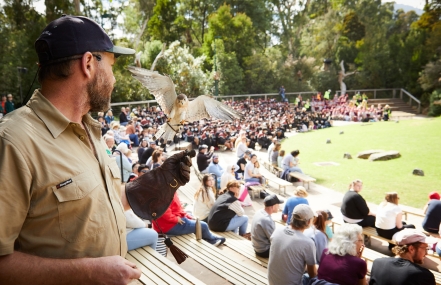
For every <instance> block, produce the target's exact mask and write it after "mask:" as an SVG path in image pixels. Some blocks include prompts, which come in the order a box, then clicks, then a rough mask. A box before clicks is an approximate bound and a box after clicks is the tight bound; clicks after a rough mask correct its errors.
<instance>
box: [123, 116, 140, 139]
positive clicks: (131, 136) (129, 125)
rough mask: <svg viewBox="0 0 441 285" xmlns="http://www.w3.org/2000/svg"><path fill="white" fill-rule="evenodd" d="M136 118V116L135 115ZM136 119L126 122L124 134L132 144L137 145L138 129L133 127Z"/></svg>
mask: <svg viewBox="0 0 441 285" xmlns="http://www.w3.org/2000/svg"><path fill="white" fill-rule="evenodd" d="M135 119H136V117H135ZM135 125H136V121H133V120H130V121H128V122H127V127H126V134H127V135H128V136H129V139H130V141H131V142H133V146H138V145H139V135H138V130H137V129H136V127H135Z"/></svg>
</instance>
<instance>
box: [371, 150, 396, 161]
mask: <svg viewBox="0 0 441 285" xmlns="http://www.w3.org/2000/svg"><path fill="white" fill-rule="evenodd" d="M400 156H401V154H400V153H399V152H398V151H396V150H390V151H384V152H378V153H373V154H371V156H369V160H370V161H377V160H391V159H394V158H399V157H400Z"/></svg>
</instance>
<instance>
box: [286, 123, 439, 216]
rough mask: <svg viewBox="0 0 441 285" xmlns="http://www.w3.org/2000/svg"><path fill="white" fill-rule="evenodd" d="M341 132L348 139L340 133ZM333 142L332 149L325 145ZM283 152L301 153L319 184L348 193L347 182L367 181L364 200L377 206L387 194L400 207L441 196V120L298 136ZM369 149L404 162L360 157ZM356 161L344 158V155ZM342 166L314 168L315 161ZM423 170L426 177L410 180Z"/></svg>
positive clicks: (302, 163)
mask: <svg viewBox="0 0 441 285" xmlns="http://www.w3.org/2000/svg"><path fill="white" fill-rule="evenodd" d="M341 131H343V132H344V134H341V135H340V134H339V133H340V132H341ZM327 139H330V140H331V141H332V143H331V144H326V140H327ZM282 149H284V150H285V151H288V152H290V151H292V150H295V149H299V150H300V167H301V168H302V170H303V171H304V172H305V173H306V174H309V175H310V176H312V177H314V178H316V179H317V182H316V183H318V184H320V185H323V186H326V187H328V188H331V189H334V190H337V191H339V192H346V191H347V189H348V185H349V183H350V182H351V181H352V180H354V179H356V178H359V179H361V180H363V184H364V186H363V191H362V193H361V194H362V196H363V197H364V198H365V199H366V200H367V201H369V202H372V203H375V204H378V203H380V202H381V201H382V200H383V199H384V193H385V192H390V191H396V192H398V194H399V196H400V203H401V204H405V205H409V206H413V207H417V208H421V207H423V206H424V204H425V203H426V202H427V197H428V193H429V192H431V191H438V192H440V193H441V118H435V119H413V120H403V121H400V122H399V123H395V122H394V121H392V122H377V123H371V124H364V125H360V124H357V125H350V126H341V127H332V128H329V129H323V130H316V131H313V132H309V133H300V134H297V135H296V136H293V137H291V138H289V139H287V140H285V141H283V143H282ZM369 149H383V150H397V151H399V152H400V153H401V157H400V158H397V159H393V160H389V161H375V162H371V161H369V160H365V159H358V158H357V153H359V152H361V151H364V150H369ZM346 152H347V153H350V154H351V155H352V159H343V155H344V153H346ZM329 161H332V162H336V163H338V164H339V165H338V166H316V165H314V163H315V162H329ZM414 168H420V169H422V170H423V171H424V174H425V176H423V177H422V176H415V175H412V170H413V169H414Z"/></svg>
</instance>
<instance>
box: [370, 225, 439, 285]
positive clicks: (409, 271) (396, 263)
mask: <svg viewBox="0 0 441 285" xmlns="http://www.w3.org/2000/svg"><path fill="white" fill-rule="evenodd" d="M393 240H394V241H395V242H396V243H397V246H395V247H394V248H393V249H392V251H393V252H394V253H395V254H396V255H397V257H385V258H377V259H375V260H374V263H373V265H372V270H371V279H370V281H369V285H383V284H384V285H386V284H387V285H435V284H436V283H435V277H434V276H433V274H432V272H430V270H428V269H426V268H424V267H422V266H420V264H423V259H424V257H425V256H426V255H427V250H428V247H429V244H431V243H435V242H436V239H435V238H432V237H427V236H426V235H425V234H423V233H422V232H420V231H418V230H415V229H404V230H402V231H399V232H398V233H396V234H395V235H394V237H393Z"/></svg>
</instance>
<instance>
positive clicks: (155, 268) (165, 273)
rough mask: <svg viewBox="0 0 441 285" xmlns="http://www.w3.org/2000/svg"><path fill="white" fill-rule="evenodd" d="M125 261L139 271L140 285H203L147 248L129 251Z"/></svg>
mask: <svg viewBox="0 0 441 285" xmlns="http://www.w3.org/2000/svg"><path fill="white" fill-rule="evenodd" d="M126 259H127V260H129V261H131V262H133V263H135V264H136V266H137V267H138V268H139V269H141V271H142V274H141V278H140V279H139V281H140V282H141V283H142V284H164V285H165V284H195V285H202V284H205V283H204V282H202V281H200V280H199V279H197V278H196V277H194V276H193V275H191V274H190V273H188V272H187V271H185V270H183V269H181V268H180V267H179V265H176V264H175V263H173V262H171V261H170V260H168V259H167V258H166V257H164V256H162V255H161V254H159V253H158V252H156V251H155V250H153V249H152V248H151V247H148V246H146V247H143V248H138V249H135V250H131V251H129V252H128V253H127V256H126Z"/></svg>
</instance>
